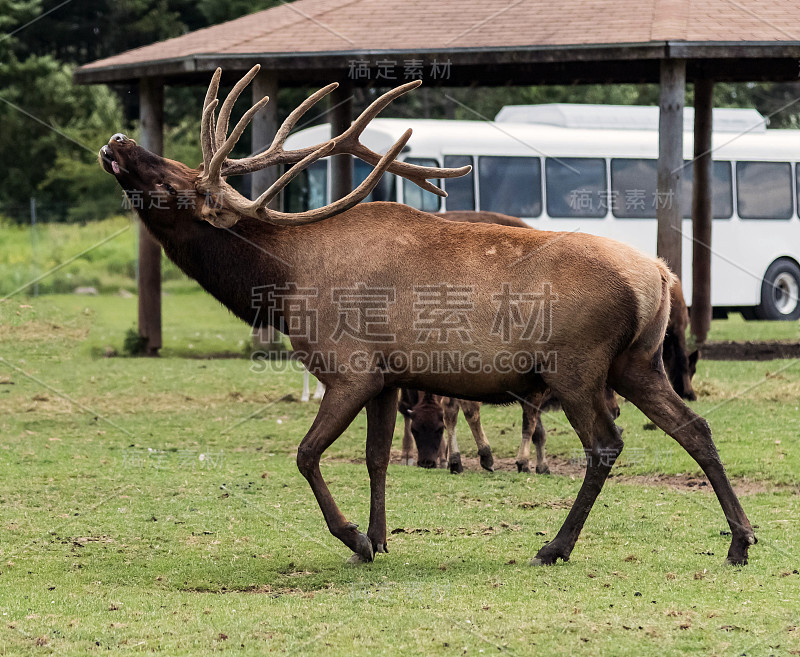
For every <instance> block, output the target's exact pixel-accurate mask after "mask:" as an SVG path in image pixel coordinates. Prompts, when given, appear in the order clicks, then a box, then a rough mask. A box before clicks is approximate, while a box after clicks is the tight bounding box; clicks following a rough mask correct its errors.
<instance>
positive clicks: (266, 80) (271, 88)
mask: <svg viewBox="0 0 800 657" xmlns="http://www.w3.org/2000/svg"><path fill="white" fill-rule="evenodd" d="M252 89H253V104H255V103H256V102H258V101H259V100H261V99H262V98H263V97H264V96H269V102H268V103H267V104H266V106H265V107H264V108H263V109H262V110H261V111H260V112H258V113H257V114H256V115H255V116H254V117H253V121H252V123H251V125H252V128H251V130H252V132H251V134H250V152H251V153H256V152H258V151H261V150H262V149H265V148H267V147H268V146H269V145H270V144H271V143H272V139H273V137H274V136H275V133H276V132H277V131H278V78H277V77H276V76H275V74H274V73H273V72H272V71H268V70H265V69H263V68H262V69H261V71H260V72H259V74H258V75H257V76H256V78H255V80H253V86H252ZM250 175H251V178H250V190H251V192H250V198H253V199H255V198H258V196H259V195H260V194H261V193H262V192H265V191H266V190H267V188H268V187H269V186H270V185H271V184H272V183H274V182H275V181H276V180H277V179H278V176H279V175H280V171H279V167H269V168H267V169H261V170H260V171H255V172H254V173H252V174H250ZM278 204H279V198H274V199H272V201H270V203H269V207H270V208H273V209H277V208H278Z"/></svg>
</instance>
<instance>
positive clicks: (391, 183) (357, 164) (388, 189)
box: [350, 157, 397, 203]
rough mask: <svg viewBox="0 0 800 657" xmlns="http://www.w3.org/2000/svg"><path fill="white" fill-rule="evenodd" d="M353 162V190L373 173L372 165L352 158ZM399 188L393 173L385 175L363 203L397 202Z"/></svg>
mask: <svg viewBox="0 0 800 657" xmlns="http://www.w3.org/2000/svg"><path fill="white" fill-rule="evenodd" d="M350 159H351V160H352V161H353V189H355V188H356V187H358V186H359V185H360V184H361V183H362V182H364V181H365V180H366V179H367V176H368V175H369V174H370V173H372V169H373V167H372V165H370V164H367V163H366V162H363V161H362V160H359V159H358V158H356V157H353V158H350ZM396 200H397V186H396V183H395V177H394V174H393V173H384V174H383V175H382V176H381V179H380V180H379V181H378V184H377V185H376V186H375V188H374V189H373V190H372V191H371V192H370V193H369V194H368V195H367V197H366V198H365V199H364V200H363V201H362V203H369V202H370V201H396Z"/></svg>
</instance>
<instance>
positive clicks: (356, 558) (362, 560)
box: [347, 552, 372, 565]
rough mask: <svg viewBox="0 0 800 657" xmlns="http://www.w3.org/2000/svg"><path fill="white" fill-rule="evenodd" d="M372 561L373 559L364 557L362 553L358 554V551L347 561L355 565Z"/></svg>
mask: <svg viewBox="0 0 800 657" xmlns="http://www.w3.org/2000/svg"><path fill="white" fill-rule="evenodd" d="M370 561H372V559H370V560H369V561H367V560H366V559H365V558H364V557H362V556H361V555H360V554H358V552H353V556H351V557H350V558H349V559H348V560H347V563H351V564H354V565H360V564H362V563H370Z"/></svg>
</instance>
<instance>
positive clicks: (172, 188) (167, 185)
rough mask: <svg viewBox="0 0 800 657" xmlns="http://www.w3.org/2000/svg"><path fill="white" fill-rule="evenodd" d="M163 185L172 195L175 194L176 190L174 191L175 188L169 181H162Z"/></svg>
mask: <svg viewBox="0 0 800 657" xmlns="http://www.w3.org/2000/svg"><path fill="white" fill-rule="evenodd" d="M162 184H163V185H164V189H166V190H167V192H169V193H170V194H172V196H175V195H176V194H177V193H178V192H176V191H175V188H174V187H173V186H172V185H170V184H169V183H162Z"/></svg>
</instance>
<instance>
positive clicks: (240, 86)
mask: <svg viewBox="0 0 800 657" xmlns="http://www.w3.org/2000/svg"><path fill="white" fill-rule="evenodd" d="M260 70H261V64H256V65H255V66H254V67H253V68H251V69H250V70H249V71H248V72H247V73H246V74H245V76H244V77H243V78H242V79H241V80H239V81H238V82H237V83H236V84H235V85H234V87H233V89H231V92H230V93H229V94H228V96H227V97H226V98H225V102H224V103H222V107H221V108H220V110H219V117H218V119H217V129H216V132H215V140H214V144H215V148H220V147H221V146H222V144H223V143H225V138H226V137H227V135H228V122H229V121H230V118H231V111H232V110H233V106H234V104H236V101H237V100H238V99H239V96H240V95H241V94H242V92H243V91H244V90H245V88H246V87H247V85H248V84H250V82H252V80H253V78H254V77H256V75H258V72H259V71H260Z"/></svg>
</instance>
